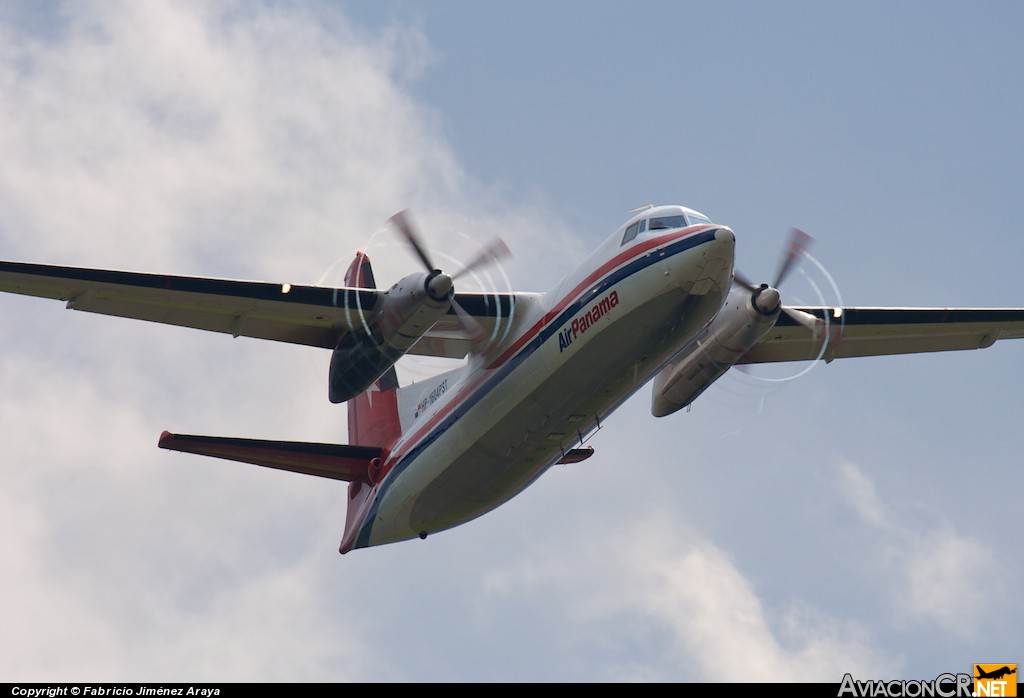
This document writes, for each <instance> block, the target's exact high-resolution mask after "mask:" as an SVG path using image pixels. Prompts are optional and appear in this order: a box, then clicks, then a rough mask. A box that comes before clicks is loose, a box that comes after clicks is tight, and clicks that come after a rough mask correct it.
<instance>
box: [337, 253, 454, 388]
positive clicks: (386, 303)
mask: <svg viewBox="0 0 1024 698" xmlns="http://www.w3.org/2000/svg"><path fill="white" fill-rule="evenodd" d="M452 292H453V285H452V278H451V277H450V276H448V275H447V274H445V273H444V272H441V271H438V270H434V271H432V272H430V273H429V274H427V273H420V274H411V275H409V276H407V277H405V278H404V279H402V280H401V281H399V282H398V283H397V284H395V285H394V286H392V287H391V288H390V289H389V290H388V292H387V293H386V294H385V295H384V297H383V298H382V299H381V302H380V306H379V308H377V309H375V311H374V313H373V315H372V316H370V317H369V318H367V320H366V323H365V326H364V327H362V328H354V329H352V330H351V331H349V332H347V333H346V334H345V336H343V337H342V338H341V341H339V342H338V346H337V347H335V349H334V353H333V354H331V368H330V374H329V376H328V397H329V398H330V400H331V402H335V403H338V402H345V401H346V400H351V399H352V398H354V397H355V396H356V395H358V394H359V393H361V392H363V391H364V390H366V389H367V388H369V387H370V386H371V385H372V384H373V382H374V381H375V380H377V379H378V378H380V377H381V375H383V373H384V372H385V371H387V370H388V369H389V368H391V367H392V366H393V365H394V364H395V362H396V361H398V360H399V359H400V358H402V356H403V355H404V354H405V353H406V352H407V351H409V349H410V348H412V345H413V344H415V343H416V341H417V340H418V339H419V338H420V337H422V336H423V335H424V334H426V332H427V331H428V330H429V329H430V328H431V327H432V326H433V325H434V323H435V322H437V321H438V320H439V319H440V318H441V317H443V316H444V315H445V313H447V312H448V308H449V307H451V304H452Z"/></svg>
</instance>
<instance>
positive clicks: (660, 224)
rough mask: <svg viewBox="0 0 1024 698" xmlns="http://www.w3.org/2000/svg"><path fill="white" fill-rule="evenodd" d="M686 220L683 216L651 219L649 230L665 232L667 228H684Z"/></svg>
mask: <svg viewBox="0 0 1024 698" xmlns="http://www.w3.org/2000/svg"><path fill="white" fill-rule="evenodd" d="M685 227H686V218H685V217H684V216H661V217H659V218H652V219H651V225H650V229H651V230H667V229H669V228H685Z"/></svg>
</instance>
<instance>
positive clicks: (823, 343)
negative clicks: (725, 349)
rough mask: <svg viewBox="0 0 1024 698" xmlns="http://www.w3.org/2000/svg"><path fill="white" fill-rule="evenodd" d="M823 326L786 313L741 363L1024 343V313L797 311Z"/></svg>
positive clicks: (1002, 310)
mask: <svg viewBox="0 0 1024 698" xmlns="http://www.w3.org/2000/svg"><path fill="white" fill-rule="evenodd" d="M796 310H801V311H803V312H806V313H810V314H812V315H814V316H816V317H818V318H819V319H821V320H822V321H823V322H824V323H825V328H826V329H825V330H823V331H821V332H819V333H817V335H815V334H812V333H811V332H810V331H809V330H807V329H806V328H804V327H803V326H801V325H799V324H798V323H796V322H795V321H794V320H793V319H792V318H790V317H789V316H787V315H785V314H783V315H781V316H780V317H779V320H778V322H777V323H776V325H775V327H774V328H772V330H771V331H770V332H769V333H768V334H767V335H765V337H764V338H762V339H761V341H760V342H759V343H758V344H757V345H755V346H754V348H753V349H751V350H750V351H749V352H747V354H746V355H745V356H744V358H743V359H742V360H740V362H739V363H744V364H754V363H771V362H776V361H808V360H815V359H825V360H826V361H831V360H832V359H841V358H848V357H856V356H883V355H890V354H912V353H920V352H934V351H956V350H962V349H983V348H985V347H989V346H991V345H992V344H993V343H995V342H996V341H998V340H1000V339H1020V338H1024V308H841V309H836V308H820V307H811V308H808V307H802V308H796Z"/></svg>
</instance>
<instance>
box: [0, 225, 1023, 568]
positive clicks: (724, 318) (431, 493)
mask: <svg viewBox="0 0 1024 698" xmlns="http://www.w3.org/2000/svg"><path fill="white" fill-rule="evenodd" d="M638 211H639V212H637V213H636V214H635V215H634V216H632V217H631V218H630V219H629V220H628V221H626V222H625V223H624V224H623V225H622V226H620V227H619V228H618V229H617V230H616V231H615V232H614V233H613V234H612V235H611V237H609V238H608V239H607V240H606V241H605V242H604V243H603V244H601V245H600V246H599V247H597V249H595V250H594V251H593V252H592V253H591V254H590V256H589V257H588V258H587V259H585V260H584V261H583V262H582V263H581V264H580V265H579V266H578V267H577V268H576V269H575V270H574V271H572V272H571V273H569V274H568V275H567V276H566V277H565V278H564V279H563V280H562V281H561V282H560V283H559V284H558V285H557V286H555V287H554V288H553V289H551V290H550V291H548V292H547V293H497V292H495V293H486V292H481V293H466V292H459V291H456V282H457V281H458V280H459V279H460V278H462V277H463V276H464V275H465V274H467V273H470V272H472V271H473V270H475V269H478V268H481V267H483V266H484V265H486V264H489V263H493V262H494V261H495V260H498V259H500V258H501V256H502V255H504V254H505V253H506V251H507V248H505V247H504V245H503V244H501V243H494V244H491V245H488V246H486V247H485V248H484V249H483V251H482V252H481V254H480V255H479V256H477V257H476V258H475V259H474V260H471V261H470V262H469V263H468V264H467V265H466V267H465V268H464V269H463V270H461V271H460V272H458V273H448V272H445V271H442V270H440V269H439V268H437V267H436V266H435V265H434V263H433V261H432V260H431V258H430V256H429V254H428V253H427V251H426V249H425V247H424V246H423V244H422V243H421V242H420V236H419V234H418V232H417V231H416V228H415V227H414V225H413V224H412V222H411V219H410V217H409V216H408V214H406V213H405V212H403V213H399V214H396V215H395V216H393V217H392V219H391V222H392V223H393V224H394V226H395V228H396V229H397V230H398V232H399V233H400V234H401V235H402V236H403V237H404V238H405V240H406V242H407V243H408V244H409V245H410V247H411V248H412V250H413V251H414V252H415V253H416V255H417V257H418V258H419V260H420V262H422V264H423V267H424V271H421V272H417V273H414V274H410V275H409V276H406V277H405V278H403V279H402V280H400V281H399V282H398V283H396V284H394V285H393V286H392V287H391V288H390V289H388V290H386V291H384V290H378V289H377V288H376V283H375V280H374V276H373V271H372V268H371V265H370V260H369V258H368V257H367V256H366V255H365V254H363V253H357V254H356V257H355V259H354V260H353V262H352V264H351V266H350V267H349V268H348V271H347V273H346V275H345V279H344V285H343V286H341V287H338V288H330V287H321V286H304V285H297V284H289V283H263V282H251V281H230V280H223V279H210V278H196V277H185V276H166V275H156V274H142V273H134V272H124V271H109V270H100V269H84V268H75V267H60V266H46V265H39V264H25V263H15V262H0V290H2V291H8V292H12V293H20V294H25V295H31V296H39V297H44V298H52V299H60V300H63V301H66V303H67V307H68V308H71V309H74V310H83V311H87V312H94V313H103V314H107V315H117V316H121V317H129V318H136V319H140V320H148V321H152V322H161V323H167V324H172V325H182V326H187V327H194V328H198V329H203V330H210V331H214V332H222V333H226V334H230V335H232V336H234V337H240V336H244V337H254V338H258V339H269V340H275V341H280V342H290V343H294V344H304V345H310V346H315V347H322V348H324V349H328V350H330V351H331V352H332V355H331V362H330V370H329V374H328V397H329V399H330V400H331V401H332V402H336V403H337V402H348V442H349V443H348V444H344V445H339V444H327V443H302V442H293V441H270V440H261V439H245V438H225V437H211V436H194V435H183V434H173V433H170V432H166V431H165V432H164V433H163V434H162V435H161V436H160V439H159V446H160V447H161V448H165V449H170V450H174V451H183V452H188V453H195V454H202V455H207V456H215V457H218V458H226V459H230V460H236V461H242V462H247V463H254V464H256V465H261V466H267V467H270V468H277V469H281V470H290V471H293V472H298V473H304V474H307V475H316V476H319V477H325V478H332V479H335V480H342V481H346V482H348V483H349V484H348V511H347V515H346V522H345V531H344V534H343V536H342V540H341V545H340V552H342V553H346V552H348V551H350V550H353V549H355V548H365V547H369V546H375V545H382V544H385V543H393V542H396V541H401V540H407V539H411V538H416V537H420V538H426V537H427V535H428V534H432V533H436V532H438V531H443V530H446V529H449V528H452V527H454V526H458V525H459V524H462V523H466V522H467V521H470V520H472V519H474V518H476V517H478V516H480V515H482V514H484V513H486V512H488V511H490V510H492V509H494V508H495V507H498V506H499V505H501V504H502V503H504V502H507V501H508V500H509V499H511V498H512V497H514V496H516V495H517V494H518V493H520V492H522V491H523V489H525V488H526V487H527V486H528V485H530V484H531V483H532V482H534V481H535V480H536V479H537V478H538V477H540V476H541V475H542V474H543V473H544V472H545V471H546V470H547V469H549V468H551V467H552V466H553V465H555V464H556V463H573V462H578V461H581V460H584V459H586V458H588V457H590V456H591V455H592V454H593V448H592V447H589V446H586V447H584V443H585V441H586V440H587V437H588V436H589V435H590V434H591V433H593V432H594V430H596V429H598V428H600V427H601V426H602V425H603V424H604V423H605V422H606V421H607V420H608V418H609V416H610V415H611V413H612V412H614V411H615V409H616V408H617V407H618V406H619V405H621V404H622V403H623V401H625V400H626V399H627V398H628V397H629V396H630V395H632V394H633V393H635V392H636V391H637V390H639V389H640V388H641V387H643V386H644V385H645V384H647V383H648V382H651V383H652V385H653V390H652V397H651V412H652V413H653V414H654V415H655V416H658V417H663V416H666V415H669V414H672V413H673V412H676V411H677V410H679V409H681V408H683V407H686V406H688V405H690V404H691V403H692V402H693V401H694V400H695V399H696V398H697V397H698V396H699V395H700V394H701V393H703V392H704V391H705V390H706V389H707V388H708V387H709V386H710V385H711V384H712V383H714V382H715V381H716V380H717V379H718V378H720V377H721V376H722V375H723V374H724V373H725V372H726V371H728V370H729V368H730V367H732V366H735V365H740V364H755V363H766V362H779V361H805V360H817V359H822V360H825V361H832V360H833V359H837V358H846V357H855V356H872V355H882V354H904V353H912V352H933V351H946V350H956V349H980V348H984V347H988V346H991V345H992V344H993V343H994V342H996V341H997V340H1000V339H1009V338H1020V337H1022V336H1024V309H1019V308H1018V309H1012V308H1004V309H950V308H858V307H791V306H787V305H784V304H783V302H782V296H781V293H780V291H779V287H780V286H781V285H782V282H783V281H784V279H785V278H786V277H787V275H788V274H789V273H790V271H791V270H792V269H793V265H794V263H795V262H796V261H798V259H799V258H800V257H801V256H803V255H804V250H805V247H806V245H807V244H808V242H809V238H807V236H805V235H804V234H803V233H800V232H799V231H795V232H794V234H793V237H792V239H791V241H790V245H789V250H788V253H787V254H786V255H785V257H784V258H783V263H782V264H781V265H780V268H779V271H778V273H777V274H776V276H775V278H774V280H773V281H772V282H771V283H761V284H757V285H755V284H753V283H751V282H750V281H748V280H747V279H746V278H744V277H743V276H742V275H740V274H738V273H736V272H735V271H734V269H733V260H734V252H735V244H736V238H735V235H734V234H733V231H732V230H731V229H729V228H728V227H726V226H724V225H719V224H716V223H713V222H712V221H711V220H710V219H709V218H708V217H707V216H704V215H702V214H701V213H699V212H697V211H695V210H693V209H690V208H686V207H683V206H658V207H653V206H651V207H645V208H643V209H640V210H638ZM406 354H425V355H433V356H442V357H449V358H462V359H466V361H465V363H464V365H462V366H460V367H458V368H455V369H453V370H449V371H446V372H444V373H441V374H439V375H437V376H435V377H433V378H431V379H429V380H426V381H421V382H419V383H415V384H412V385H409V386H405V387H399V385H398V380H397V374H396V371H395V367H394V366H395V363H396V362H397V361H398V360H399V359H400V358H402V357H403V356H404V355H406Z"/></svg>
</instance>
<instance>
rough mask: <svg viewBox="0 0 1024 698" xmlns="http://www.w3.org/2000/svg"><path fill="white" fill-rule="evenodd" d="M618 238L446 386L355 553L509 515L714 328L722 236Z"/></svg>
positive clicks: (371, 510) (724, 269)
mask: <svg viewBox="0 0 1024 698" xmlns="http://www.w3.org/2000/svg"><path fill="white" fill-rule="evenodd" d="M622 237H623V236H622V229H620V230H619V231H617V232H616V234H615V235H614V236H613V237H612V238H609V240H608V241H607V242H606V243H605V244H604V245H602V246H601V247H600V248H599V249H598V250H596V251H595V252H594V253H593V254H592V255H591V257H590V258H589V259H588V260H586V262H584V263H583V264H582V265H581V266H580V267H579V269H577V270H576V271H574V272H573V273H571V274H570V275H569V276H568V277H566V279H564V280H563V281H562V282H561V283H560V284H559V285H558V286H557V287H556V288H555V289H554V290H553V291H551V292H549V293H548V294H545V295H544V296H543V297H542V300H541V302H539V303H536V304H533V307H529V306H528V307H525V308H523V307H518V308H517V313H518V316H517V318H516V320H515V327H514V329H513V331H512V332H511V333H510V336H509V337H508V338H507V339H506V340H505V341H504V342H503V343H502V344H501V346H499V347H496V348H493V349H492V350H490V351H488V352H487V353H486V355H485V356H483V357H479V356H478V357H474V359H473V361H472V362H471V364H470V365H469V366H468V367H467V368H466V369H464V370H463V371H460V372H458V373H456V374H453V376H452V378H451V381H452V382H451V384H448V385H445V386H444V388H445V389H444V391H443V395H440V396H438V398H437V399H436V401H434V402H433V404H432V405H431V406H430V407H429V409H427V410H425V411H424V412H423V413H422V414H420V415H419V416H418V417H417V419H416V420H415V422H414V423H413V424H412V425H411V426H410V427H409V428H407V429H406V431H405V433H404V434H403V436H402V438H401V439H400V440H399V441H398V443H397V444H395V446H394V448H393V449H392V450H391V452H390V454H389V455H388V457H387V459H386V461H385V463H384V467H383V472H384V473H385V474H384V476H383V477H382V479H381V480H380V481H379V482H378V483H377V485H376V486H375V490H376V491H375V492H374V497H373V500H372V503H368V505H367V509H366V512H365V514H364V518H363V521H362V526H361V528H360V530H359V534H358V536H357V539H356V541H355V545H354V546H353V547H366V546H369V545H380V544H382V543H389V542H395V541H400V540H406V539H409V538H414V537H416V536H420V537H424V536H426V535H427V534H430V533H434V532H437V531H441V530H444V529H448V528H451V527H453V526H457V525H459V524H462V523H465V522H466V521H469V520H471V519H473V518H476V517H477V516H480V515H481V514H484V513H486V512H488V511H490V510H492V509H494V508H495V507H497V506H499V505H501V504H502V503H504V502H506V501H508V500H509V499H511V498H512V497H514V496H515V495H516V494H518V493H519V492H521V491H522V490H523V488H525V487H526V486H527V485H529V484H530V483H531V482H533V481H534V480H535V479H537V478H538V477H539V476H540V475H541V474H542V473H543V472H544V471H545V470H547V469H548V468H549V467H551V466H552V465H553V464H554V463H556V462H557V461H558V460H559V459H561V458H562V457H563V456H564V454H565V453H566V452H567V451H569V450H570V449H572V448H573V447H575V446H576V445H578V444H579V443H580V442H581V441H582V440H584V439H585V438H586V436H587V435H588V434H589V433H590V432H592V431H593V430H594V429H595V428H597V427H598V426H599V425H600V424H601V423H602V422H603V421H604V420H605V419H606V418H607V416H608V415H609V414H610V413H611V412H612V411H613V410H614V409H615V408H616V407H618V405H620V404H621V403H622V402H623V401H624V400H625V399H626V398H628V397H629V396H630V395H632V394H633V393H634V392H635V391H636V390H638V389H639V388H640V387H642V386H643V385H644V384H645V383H647V382H648V381H649V380H650V379H651V377H652V376H654V375H655V373H657V372H658V371H659V369H661V367H663V366H665V365H666V363H668V362H669V361H670V360H671V359H672V358H673V356H675V355H676V353H677V352H679V350H680V349H681V348H682V347H684V346H686V345H687V343H688V341H689V340H690V338H692V337H694V336H695V335H696V334H697V333H699V332H700V331H701V330H702V329H703V328H704V327H705V326H706V325H707V324H708V323H709V322H710V321H711V320H712V319H713V318H714V317H715V315H716V314H717V313H718V311H719V309H721V308H722V305H723V301H724V300H725V298H726V294H727V293H728V291H729V288H730V283H731V280H732V267H733V256H734V247H735V238H734V236H733V233H732V231H731V230H729V229H728V228H725V227H723V226H718V225H699V226H691V227H689V228H685V229H675V230H671V231H660V230H658V231H649V232H647V233H646V234H643V235H640V236H638V237H636V238H635V239H633V240H631V241H629V242H627V243H624V244H623V243H622V242H621V240H622ZM455 376H457V377H455Z"/></svg>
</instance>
